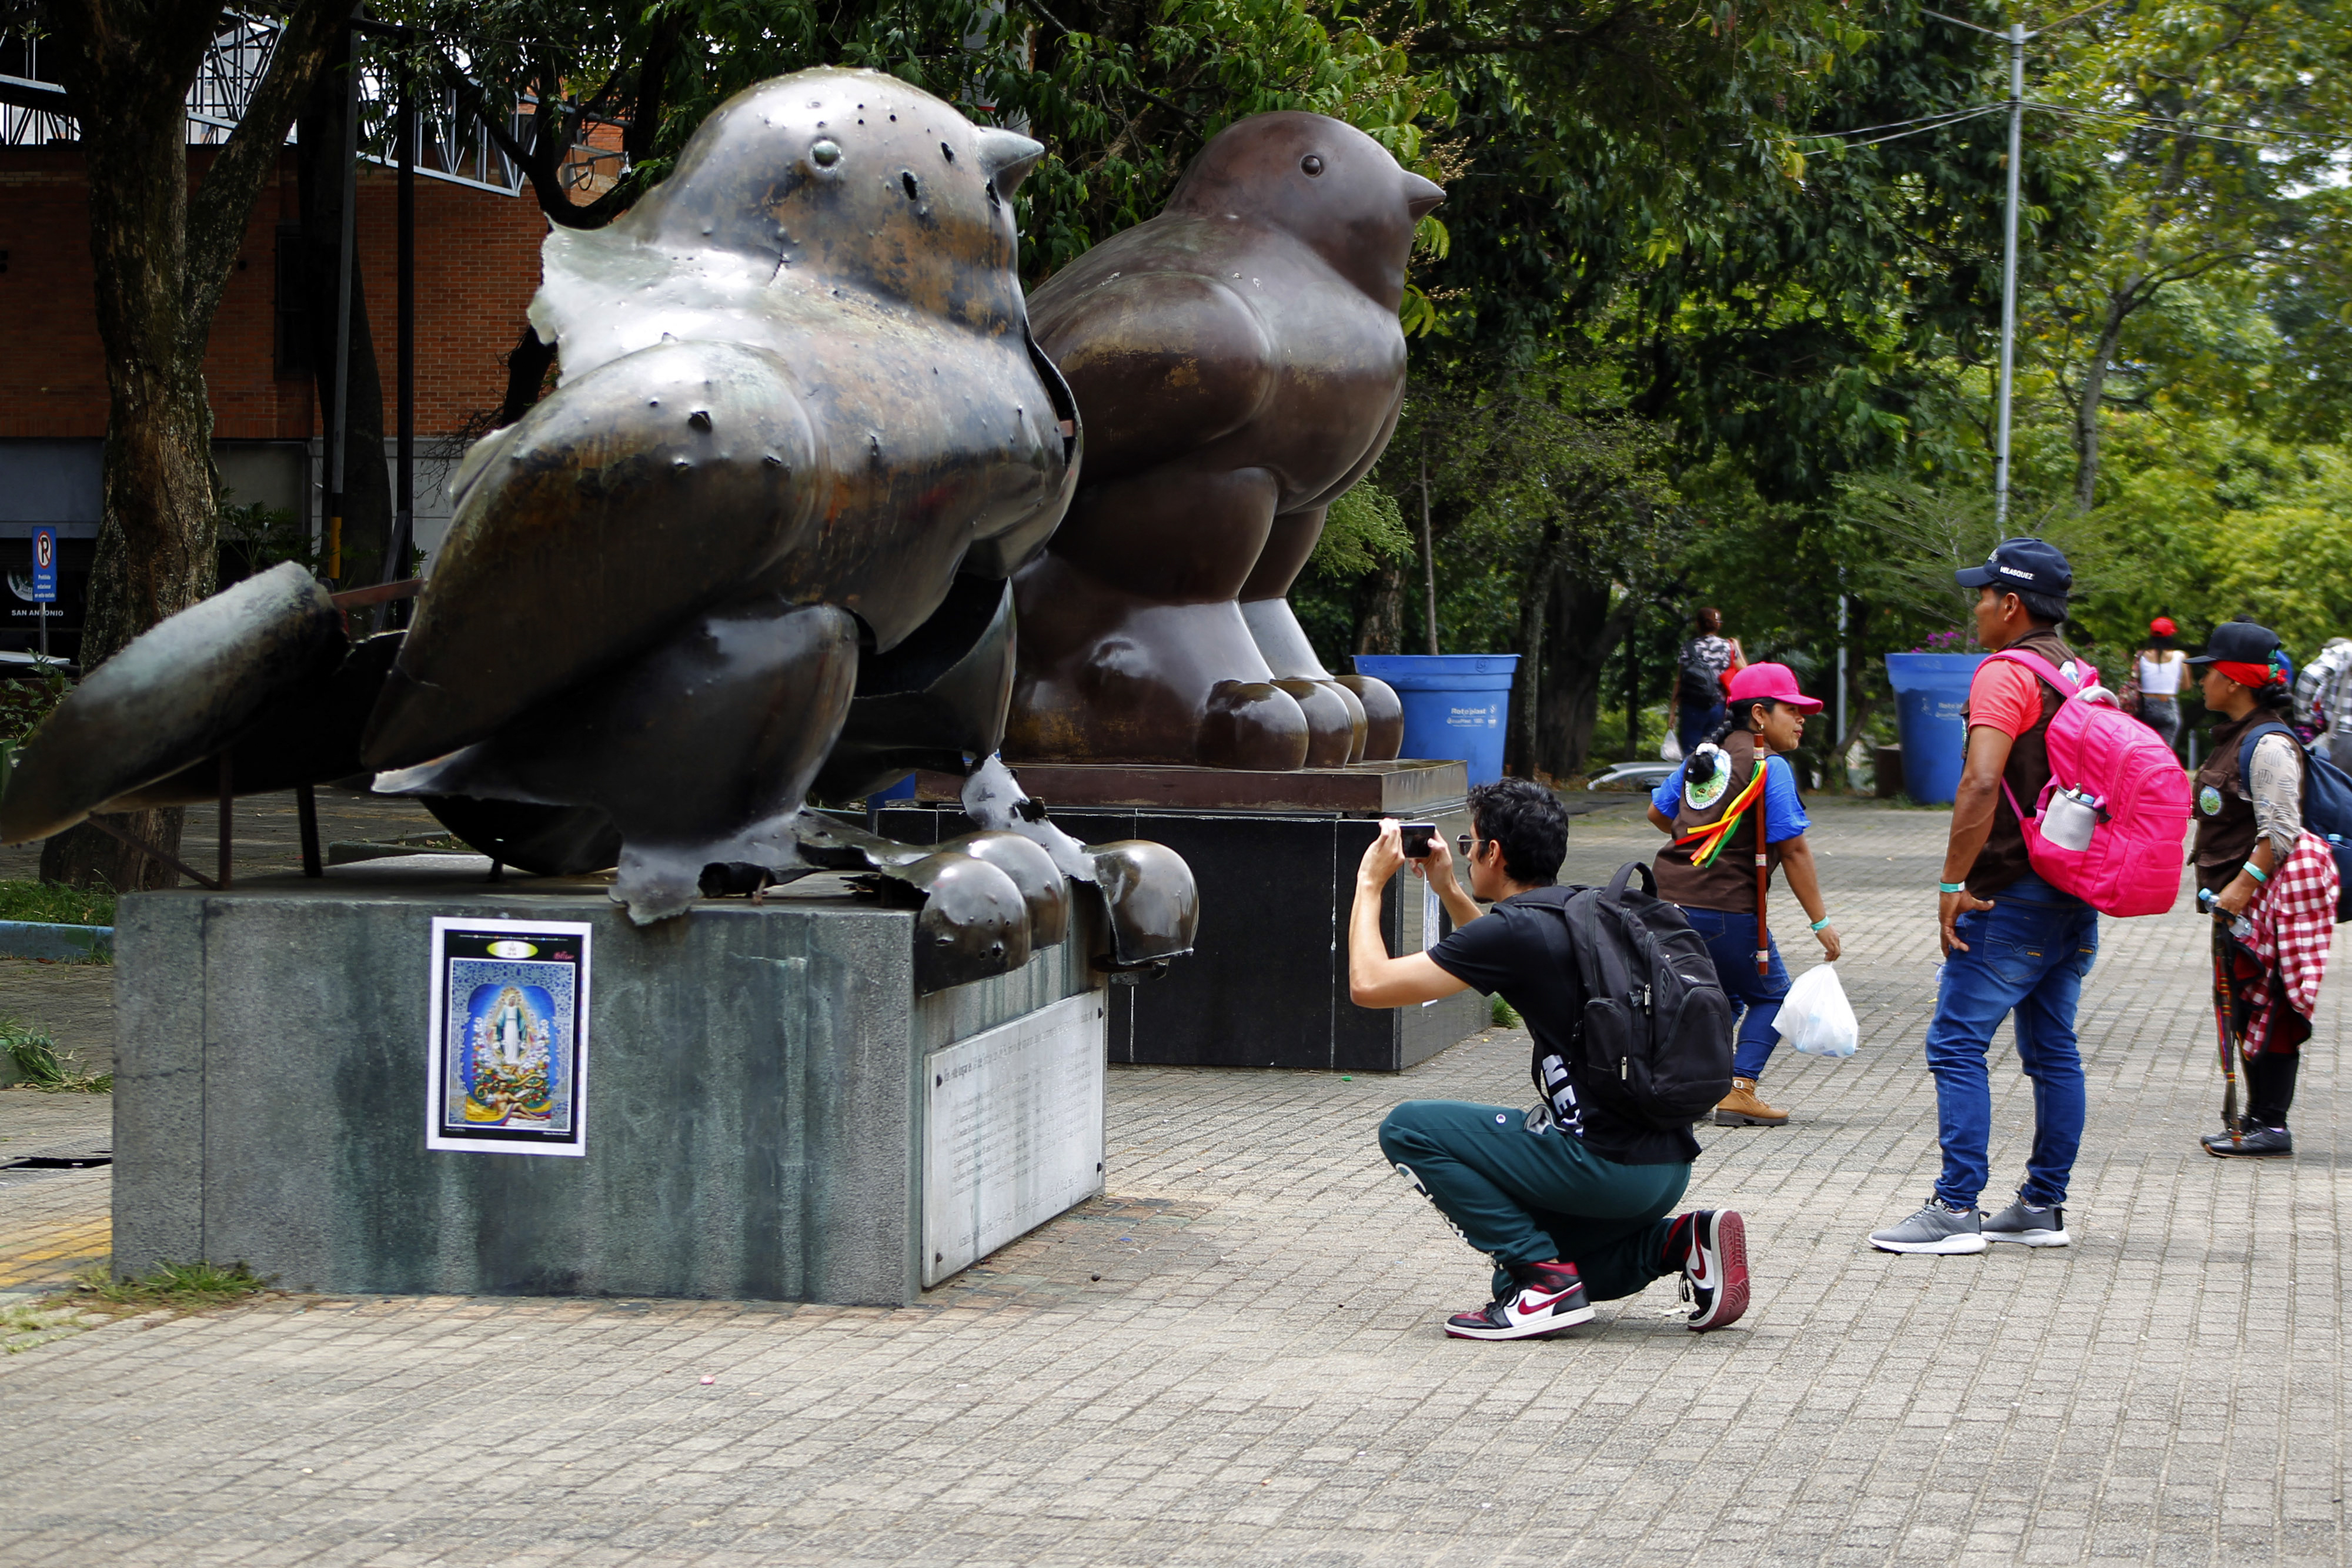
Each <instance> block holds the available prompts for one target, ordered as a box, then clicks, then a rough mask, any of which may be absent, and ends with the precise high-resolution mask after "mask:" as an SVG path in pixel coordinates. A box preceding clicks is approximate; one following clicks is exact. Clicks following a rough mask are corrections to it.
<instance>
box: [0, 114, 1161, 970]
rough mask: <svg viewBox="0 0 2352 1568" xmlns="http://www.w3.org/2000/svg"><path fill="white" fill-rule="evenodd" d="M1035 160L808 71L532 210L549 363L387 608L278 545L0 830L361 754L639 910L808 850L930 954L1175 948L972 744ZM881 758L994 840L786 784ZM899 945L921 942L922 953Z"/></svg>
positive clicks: (513, 857)
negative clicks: (942, 836) (855, 809)
mask: <svg viewBox="0 0 2352 1568" xmlns="http://www.w3.org/2000/svg"><path fill="white" fill-rule="evenodd" d="M1041 152H1043V149H1042V148H1040V147H1039V146H1038V145H1037V143H1035V142H1034V141H1030V140H1029V139H1027V138H1026V137H1023V136H1017V135H1014V134H1013V133H1012V132H1010V131H999V130H982V129H980V128H978V127H975V126H973V125H972V124H971V122H970V121H968V120H965V119H964V118H963V117H962V116H961V115H960V114H959V113H957V112H956V111H955V110H953V109H952V108H950V106H949V105H947V104H945V103H943V102H941V101H940V100H939V99H935V98H932V97H930V96H929V95H928V94H926V93H923V92H920V91H919V90H917V89H913V88H910V87H908V86H907V85H906V84H904V83H902V82H900V81H898V80H897V79H895V78H891V77H887V76H883V75H879V74H877V73H873V72H865V71H843V70H816V71H807V72H803V73H801V74H799V75H796V76H791V77H785V78H779V79H777V80H774V81H770V82H767V83H764V84H762V85H761V86H759V87H756V88H753V89H751V90H749V91H746V92H744V93H742V94H740V95H739V96H738V97H736V98H735V99H732V100H730V102H729V103H728V104H726V105H725V106H724V107H723V108H721V109H720V110H719V111H718V112H717V113H715V114H714V115H712V116H711V118H710V119H709V121H707V122H706V123H705V124H704V125H703V127H702V128H701V130H700V131H698V132H697V133H696V135H695V137H694V139H693V140H692V141H691V142H690V143H689V144H688V147H687V148H686V150H685V152H683V153H682V154H681V155H680V157H679V160H678V164H677V172H675V173H674V174H673V175H672V176H671V177H670V178H669V179H668V180H667V181H666V182H664V183H662V184H660V185H659V186H657V187H656V188H655V189H654V190H653V191H652V192H651V193H649V194H648V195H647V196H646V198H645V200H643V201H642V202H640V203H639V204H637V205H636V206H635V208H633V209H632V210H631V211H630V212H629V213H628V214H626V215H625V216H624V217H623V218H622V219H621V220H620V221H619V222H617V223H615V224H614V225H612V226H611V227H610V228H607V229H603V230H597V231H589V232H583V231H576V230H568V229H557V230H555V231H553V232H552V233H551V235H549V238H548V241H547V244H546V247H545V249H546V273H545V278H544V281H543V284H542V287H541V289H540V292H539V295H538V297H537V298H536V299H534V300H533V302H532V305H531V312H530V314H531V320H532V323H533V324H534V325H535V326H536V327H537V329H538V330H539V332H540V335H541V337H542V338H545V339H550V340H554V341H555V342H556V343H557V344H558V345H559V347H560V350H561V362H562V382H561V384H560V386H559V388H558V390H557V391H555V392H552V393H551V394H550V395H549V396H548V397H547V398H546V399H544V400H543V401H542V402H540V403H539V404H537V405H536V406H535V407H533V408H532V409H531V411H530V413H528V414H526V415H525V416H524V417H523V418H522V419H521V420H520V421H518V422H517V423H514V424H512V425H509V426H508V427H506V428H505V429H502V430H499V431H495V432H493V433H492V434H489V435H488V436H487V437H485V438H484V439H483V440H482V441H480V442H479V443H478V444H476V445H475V446H474V448H473V449H472V450H471V451H470V452H469V453H468V454H467V456H466V459H465V462H464V464H463V465H462V466H461V467H460V469H459V470H458V473H457V477H456V481H455V486H454V493H455V498H456V504H457V513H456V517H455V519H454V521H453V522H452V525H451V528H450V533H449V537H448V539H447V542H446V545H445V546H444V548H443V549H442V551H441V554H440V556H439V559H438V560H437V562H436V567H435V570H434V573H433V576H432V579H431V581H430V582H429V583H428V584H427V585H426V587H425V591H424V592H423V594H422V596H421V597H420V599H419V601H418V603H417V606H416V613H415V622H414V624H413V625H412V626H411V627H410V628H409V629H408V630H407V632H405V633H387V634H385V635H384V636H382V637H377V638H373V639H370V640H368V641H366V642H363V643H359V644H358V645H357V646H352V645H350V644H349V643H347V642H346V639H345V637H344V634H343V631H342V627H341V619H340V617H339V616H338V615H337V614H336V612H334V610H333V609H332V607H331V605H330V604H329V603H328V601H327V599H326V596H325V593H324V591H323V590H321V589H320V586H319V585H318V584H317V583H315V582H314V581H311V580H310V579H308V578H307V577H306V576H305V575H304V574H303V573H302V572H301V571H300V570H299V568H296V567H292V566H286V567H280V568H278V569H277V570H273V571H270V572H268V573H264V574H263V575H261V576H260V577H257V578H255V579H253V580H248V581H247V582H244V583H240V584H238V585H236V587H234V588H232V589H230V590H228V591H226V592H225V593H222V594H220V595H218V596H216V597H215V599H213V600H209V601H205V603H204V604H201V605H198V606H196V607H195V608H194V609H192V610H190V611H188V612H185V613H184V614H182V615H179V616H175V617H173V619H172V620H170V621H168V622H164V623H163V625H161V626H158V627H157V628H155V629H154V630H153V631H152V632H149V633H147V635H146V636H144V637H142V638H141V639H139V640H138V641H137V642H135V643H132V644H131V646H130V647H128V648H126V649H124V650H123V651H122V652H121V653H119V654H117V655H116V656H115V657H114V658H113V659H112V660H110V661H109V662H108V663H107V664H104V665H102V666H100V668H99V669H98V670H96V671H95V672H93V673H92V674H91V675H90V676H89V679H88V680H86V681H84V682H83V683H82V684H81V685H80V686H79V688H78V689H77V690H76V691H75V692H74V693H73V694H72V695H70V696H69V697H68V699H67V700H66V702H65V703H64V704H63V705H62V706H60V708H59V709H58V713H57V714H56V715H55V716H53V717H52V718H51V720H50V721H49V722H48V724H47V725H46V726H45V727H43V728H42V730H41V731H40V732H39V733H38V734H37V736H36V737H34V738H33V740H32V742H31V743H30V745H29V746H28V747H27V748H26V752H25V753H24V754H23V755H22V757H21V758H20V759H19V761H18V763H17V767H16V775H15V778H14V780H13V782H12V784H11V787H10V789H9V790H8V794H7V799H6V800H5V803H0V837H5V839H6V840H7V841H11V842H16V841H23V840H25V839H27V838H34V837H40V836H45V835H47V834H50V833H54V832H57V831H59V830H61V829H63V828H64V827H66V826H68V825H69V824H71V823H73V822H75V821H79V820H81V818H82V817H83V816H84V815H85V814H87V813H89V812H90V811H92V810H105V809H109V808H113V809H117V810H120V809H127V808H129V807H131V806H133V805H156V804H165V803H171V802H173V801H193V800H201V799H205V798H207V797H208V796H209V795H210V793H211V792H212V789H214V788H215V787H216V780H217V775H218V764H217V762H216V761H215V760H213V759H215V758H218V757H219V756H220V755H221V754H222V753H223V751H224V749H226V752H227V754H228V758H229V764H230V768H231V777H232V779H233V781H234V784H235V786H236V789H239V790H240V791H253V790H263V789H284V788H287V787H288V786H289V785H292V784H295V783H300V782H309V781H324V780H328V779H340V778H344V777H347V776H350V775H352V774H354V773H361V772H364V771H369V770H373V771H374V772H375V773H376V775H377V777H376V783H375V788H376V789H379V790H381V791H384V792H388V793H402V794H411V795H418V796H422V797H424V798H425V801H426V803H427V804H428V805H429V806H430V807H431V808H432V809H433V810H434V811H435V812H436V815H438V816H440V817H441V818H442V820H443V821H446V822H447V823H448V824H449V825H450V826H451V828H452V829H453V830H454V831H457V833H458V835H459V836H460V837H462V838H464V839H466V840H467V841H469V842H471V843H473V844H475V845H476V846H477V847H478V848H480V849H482V850H484V851H485V852H488V853H490V854H492V855H494V856H497V857H498V858H499V859H501V860H504V861H506V862H509V863H513V864H515V865H518V866H520V867H521V868H522V869H524V870H528V871H537V872H543V873H559V874H560V873H573V872H580V871H586V870H593V869H601V868H603V867H606V866H614V865H617V866H618V869H619V874H618V878H617V882H616V885H615V886H614V898H615V899H616V900H618V901H622V902H625V903H626V904H628V906H629V910H630V914H631V915H632V916H633V917H634V918H635V919H636V920H638V921H639V922H641V923H642V922H645V921H649V920H655V919H659V918H662V917H664V916H667V915H675V914H677V913H679V912H681V911H683V910H684V909H686V908H687V907H688V905H689V904H691V903H692V902H693V900H694V899H695V898H696V896H697V895H698V893H699V892H700V891H701V890H702V889H703V888H704V887H705V886H706V885H710V886H712V887H714V889H716V888H740V889H743V890H749V889H751V888H754V887H756V886H759V885H761V884H762V883H766V882H770V881H780V880H789V879H790V878H792V877H793V876H796V875H803V874H806V873H809V872H811V871H814V870H818V869H835V870H840V869H849V870H858V871H864V872H868V873H877V875H878V876H879V877H880V878H884V879H888V880H891V881H893V882H895V883H897V884H898V885H911V886H912V887H913V888H914V889H917V890H919V892H920V893H921V894H924V895H926V899H927V902H926V912H925V925H924V932H925V935H924V936H923V939H922V940H923V943H924V944H925V945H926V946H925V951H926V952H927V953H929V964H930V969H931V972H932V974H933V975H934V977H938V976H941V975H944V976H946V977H949V978H952V979H967V978H972V977H978V976H979V975H982V974H987V973H995V972H1000V971H1002V970H1003V969H1008V968H1012V967H1017V966H1018V965H1019V964H1020V963H1022V962H1023V961H1024V960H1025V959H1026V957H1027V956H1028V954H1029V951H1030V949H1031V946H1032V945H1033V942H1034V941H1035V940H1037V939H1045V940H1058V939H1059V936H1060V932H1061V929H1062V918H1063V915H1062V904H1061V902H1060V901H1061V900H1063V899H1065V898H1066V890H1065V889H1064V888H1063V884H1062V876H1063V875H1064V874H1067V875H1071V876H1075V877H1076V878H1078V879H1080V880H1082V881H1087V882H1093V883H1097V885H1101V886H1104V887H1105V888H1107V889H1108V890H1110V891H1111V894H1112V896H1111V903H1112V910H1111V915H1112V922H1111V924H1112V926H1113V931H1114V936H1115V946H1117V948H1118V952H1117V953H1116V955H1115V956H1116V957H1117V958H1118V959H1119V960H1120V961H1122V962H1125V963H1129V964H1133V963H1142V962H1149V961H1152V960H1157V959H1160V958H1164V957H1166V956H1171V955H1173V954H1175V953H1179V952H1181V951H1183V950H1185V949H1187V948H1189V947H1190V946H1191V942H1192V913H1193V912H1192V879H1191V874H1190V873H1189V872H1188V871H1187V870H1186V868H1185V867H1184V865H1183V863H1182V862H1181V860H1179V859H1177V858H1176V857H1175V856H1174V855H1173V854H1171V852H1168V851H1166V850H1164V849H1161V848H1160V846H1158V845H1153V844H1146V843H1129V844H1119V845H1104V846H1098V847H1097V849H1095V850H1091V851H1086V850H1081V849H1080V848H1079V846H1077V845H1076V843H1075V842H1074V841H1071V840H1070V839H1069V838H1068V837H1067V836H1066V835H1065V834H1063V833H1061V832H1060V831H1059V830H1058V829H1055V828H1054V827H1053V826H1052V825H1051V824H1050V823H1048V822H1046V821H1044V820H1043V812H1042V810H1037V809H1035V808H1034V806H1032V805H1031V804H1030V803H1029V802H1027V801H1026V800H1025V798H1024V796H1022V794H1021V792H1020V790H1019V788H1018V786H1017V785H1016V784H1013V781H1012V779H1010V776H1009V775H1008V774H1006V773H1005V771H1004V768H1003V764H1002V763H998V762H995V761H994V760H993V753H994V752H995V750H996V747H997V745H998V742H999V740H1000V738H1001V737H1002V733H1003V723H1004V713H1005V702H1006V698H1007V694H1008V693H1009V690H1010V685H1011V679H1012V665H1013V659H1012V646H1011V644H1012V637H1011V591H1010V588H1009V584H1008V579H1009V578H1010V577H1011V575H1012V573H1013V571H1014V570H1016V569H1017V568H1019V567H1020V565H1021V564H1022V563H1023V562H1024V560H1025V559H1028V558H1030V557H1031V556H1033V555H1034V554H1035V553H1036V552H1037V551H1038V550H1039V549H1042V548H1043V546H1044V544H1045V539H1046V538H1047V537H1048V536H1050V535H1051V534H1052V533H1053V531H1054V528H1055V525H1056V524H1057V523H1058V522H1059V521H1060V519H1061V516H1062V512H1063V509H1064V507H1066V505H1067V503H1068V499H1069V495H1070V491H1071V488H1072V486H1073V483H1074V480H1075V476H1076V469H1077V457H1078V432H1077V427H1076V408H1075V406H1074V405H1073V403H1072V402H1071V399H1070V395H1069V392H1068V390H1067V388H1066V386H1065V385H1064V384H1063V382H1062V381H1061V378H1060V376H1059V375H1058V374H1056V373H1055V370H1054V368H1053V366H1052V364H1051V363H1050V361H1047V360H1046V359H1045V356H1044V355H1043V354H1041V353H1040V352H1038V351H1037V350H1036V348H1035V346H1034V344H1033V343H1032V342H1031V340H1030V337H1029V331H1028V324H1027V311H1026V308H1025V305H1024V300H1023V298H1022V293H1021V288H1020V285H1019V283H1018V281H1017V280H1016V278H1015V276H1014V271H1013V260H1014V246H1015V233H1014V226H1013V211H1012V204H1011V197H1012V194H1013V189H1014V187H1015V186H1017V185H1018V184H1019V183H1020V181H1021V179H1022V177H1023V176H1024V174H1025V173H1026V172H1028V170H1029V168H1030V167H1031V166H1032V164H1034V162H1035V161H1036V159H1037V157H1038V156H1039V155H1040V154H1041ZM918 764H921V765H928V766H932V767H946V768H954V769H955V770H957V771H960V772H961V771H966V770H969V771H970V772H971V784H970V785H969V787H968V789H967V795H968V798H969V806H970V809H971V813H972V815H973V817H974V819H975V820H976V821H982V822H983V823H986V824H987V825H988V827H989V828H990V829H992V830H999V831H991V832H983V833H982V834H981V835H978V836H977V837H976V838H975V839H974V840H972V841H968V842H962V843H960V844H958V845H955V846H950V847H949V848H948V849H946V850H945V851H934V850H932V849H929V848H925V849H919V850H918V849H910V848H908V847H906V846H900V845H895V844H890V843H888V842H887V841H881V840H877V839H873V838H871V837H870V836H869V835H866V834H863V833H860V832H857V831H855V830H852V829H848V828H845V827H844V826H842V825H841V824H839V823H838V822H836V821H833V820H831V819H826V818H822V817H819V816H816V815H814V814H813V813H810V812H807V811H804V810H803V800H804V799H805V798H806V796H807V794H808V792H809V791H810V789H811V788H812V787H813V786H814V787H815V788H817V789H820V790H822V791H823V792H824V793H826V794H827V795H830V796H832V797H834V798H846V797H849V796H853V795H856V794H859V793H862V792H864V791H865V789H866V787H867V786H869V785H876V784H879V783H882V782H886V781H887V780H888V779H891V778H893V777H896V776H898V775H899V774H903V773H904V772H905V771H906V769H907V768H909V767H913V766H916V765H918ZM932 947H936V948H938V949H939V951H937V952H935V953H933V952H929V949H930V948H932Z"/></svg>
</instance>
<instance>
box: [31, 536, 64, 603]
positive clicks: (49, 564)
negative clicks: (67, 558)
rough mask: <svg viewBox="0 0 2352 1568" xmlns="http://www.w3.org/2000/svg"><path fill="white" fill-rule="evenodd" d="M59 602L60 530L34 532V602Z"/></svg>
mask: <svg viewBox="0 0 2352 1568" xmlns="http://www.w3.org/2000/svg"><path fill="white" fill-rule="evenodd" d="M57 601H58V530H57V529H55V528H35V529H34V530H33V602H34V603H36V604H55V603H56V602H57Z"/></svg>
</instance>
